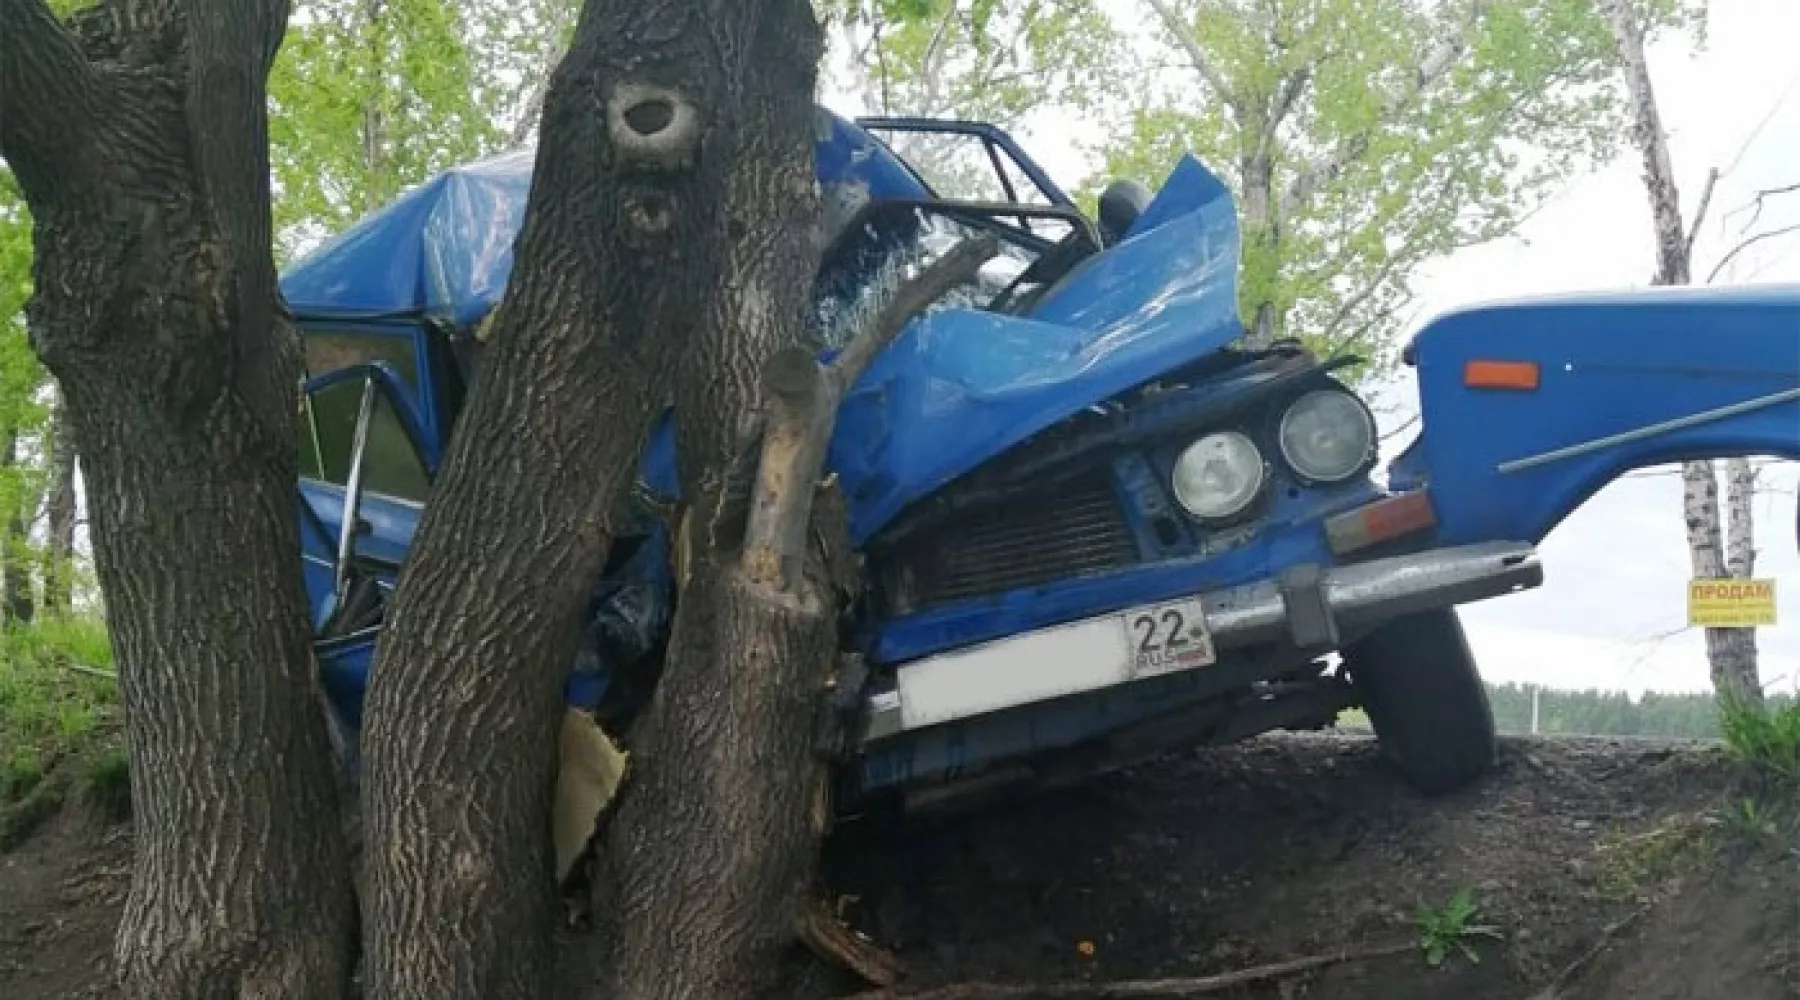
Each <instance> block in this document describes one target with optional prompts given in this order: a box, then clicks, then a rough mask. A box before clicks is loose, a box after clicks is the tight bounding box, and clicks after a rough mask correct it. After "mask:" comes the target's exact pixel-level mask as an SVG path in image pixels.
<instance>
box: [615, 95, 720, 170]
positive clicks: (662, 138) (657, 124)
mask: <svg viewBox="0 0 1800 1000" xmlns="http://www.w3.org/2000/svg"><path fill="white" fill-rule="evenodd" d="M606 126H607V132H608V133H609V134H610V135H611V136H612V141H613V148H614V149H616V150H617V151H618V155H619V161H620V165H621V166H623V167H625V168H627V169H631V168H636V169H640V170H656V171H672V170H681V169H684V168H686V167H688V166H690V165H692V163H693V161H694V154H695V153H696V152H697V151H698V150H699V148H700V111H699V109H698V108H696V107H694V105H693V103H692V102H690V101H689V100H687V99H686V98H684V97H682V96H681V95H680V94H679V93H677V92H675V91H673V90H667V89H664V88H662V87H652V86H648V85H645V84H636V83H626V84H620V85H619V86H618V87H617V88H616V89H615V90H614V91H613V95H612V99H611V100H609V101H607V102H606Z"/></svg>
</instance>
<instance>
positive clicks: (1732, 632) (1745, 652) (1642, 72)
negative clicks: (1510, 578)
mask: <svg viewBox="0 0 1800 1000" xmlns="http://www.w3.org/2000/svg"><path fill="white" fill-rule="evenodd" d="M1604 6H1605V9H1606V17H1607V22H1608V24H1609V25H1610V26H1611V28H1612V33H1613V38H1614V40H1615V41H1616V42H1617V44H1618V48H1619V61H1620V63H1621V64H1622V65H1623V66H1624V72H1625V86H1626V89H1627V91H1628V92H1629V94H1630V98H1631V113H1632V138H1633V139H1634V140H1635V141H1636V142H1637V144H1638V148H1639V149H1640V150H1641V151H1642V153H1643V157H1644V188H1645V190H1646V192H1647V193H1648V194H1649V198H1650V215H1651V220H1652V224H1653V226H1654V229H1655V232H1656V277H1655V279H1654V283H1655V284H1658V285H1685V284H1687V283H1688V282H1689V281H1690V280H1692V279H1691V271H1692V262H1691V260H1690V254H1689V250H1688V238H1687V231H1686V225H1685V223H1684V222H1683V221H1682V217H1681V193H1680V191H1679V189H1678V188H1677V187H1676V185H1675V167H1674V163H1673V161H1672V160H1671V159H1670V157H1669V144H1668V136H1667V135H1666V133H1664V131H1663V127H1662V118H1661V116H1660V114H1659V113H1658V110H1657V106H1656V92H1655V89H1654V88H1653V87H1652V86H1651V83H1650V68H1649V64H1648V63H1647V62H1646V61H1645V59H1644V37H1643V32H1642V31H1641V30H1640V29H1639V27H1638V25H1637V23H1636V21H1634V20H1633V14H1632V11H1631V9H1630V7H1629V6H1628V5H1627V4H1626V3H1624V0H1604ZM1681 479H1682V486H1683V496H1682V521H1683V523H1684V524H1685V525H1686V528H1687V538H1688V552H1689V555H1690V557H1691V560H1692V562H1693V569H1694V576H1695V577H1696V578H1699V579H1720V578H1723V577H1725V576H1726V575H1727V571H1726V564H1725V548H1724V541H1723V538H1722V535H1723V531H1722V529H1721V522H1722V519H1721V517H1720V512H1719V480H1718V476H1717V473H1716V472H1715V470H1714V468H1713V464H1712V463H1711V462H1689V463H1687V464H1685V465H1684V466H1683V467H1682V470H1681ZM1749 506H1750V505H1749V503H1748V500H1746V501H1745V502H1744V504H1743V507H1744V513H1745V522H1744V524H1745V530H1746V531H1747V530H1748V526H1749ZM1706 658H1707V662H1708V663H1709V665H1710V666H1711V670H1712V681H1713V689H1714V691H1715V693H1716V694H1718V696H1719V697H1720V698H1721V699H1724V700H1726V701H1728V702H1737V703H1747V704H1749V705H1753V706H1760V705H1761V704H1762V687H1761V684H1760V681H1759V680H1758V677H1757V665H1756V635H1755V633H1754V632H1753V631H1751V630H1750V629H1717V628H1715V629H1707V630H1706Z"/></svg>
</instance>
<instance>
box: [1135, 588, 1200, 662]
mask: <svg viewBox="0 0 1800 1000" xmlns="http://www.w3.org/2000/svg"><path fill="white" fill-rule="evenodd" d="M1122 617H1123V618H1124V619H1125V629H1126V631H1127V632H1128V633H1129V638H1128V639H1127V640H1126V641H1127V643H1128V644H1129V646H1130V650H1129V651H1130V654H1131V675H1132V676H1133V677H1155V676H1156V675H1158V674H1167V673H1173V672H1174V671H1177V670H1191V669H1193V668H1195V667H1204V666H1208V665H1210V664H1212V663H1213V662H1214V661H1215V660H1216V659H1217V658H1218V656H1217V654H1216V653H1215V652H1214V651H1213V641H1212V633H1211V632H1208V631H1207V630H1206V606H1205V605H1204V604H1202V603H1201V602H1200V600H1199V599H1198V598H1193V599H1189V600H1185V601H1170V602H1168V603H1167V604H1152V605H1150V606H1148V607H1143V608H1137V609H1134V610H1132V611H1127V612H1126V613H1125V614H1124V615H1123V616H1122Z"/></svg>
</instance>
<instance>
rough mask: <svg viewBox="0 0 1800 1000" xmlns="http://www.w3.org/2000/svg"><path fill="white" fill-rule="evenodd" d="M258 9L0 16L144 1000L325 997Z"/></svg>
mask: <svg viewBox="0 0 1800 1000" xmlns="http://www.w3.org/2000/svg"><path fill="white" fill-rule="evenodd" d="M286 13H287V8H286V4H285V3H284V2H282V0H184V2H180V3H177V2H174V0H135V2H128V0H114V2H112V3H108V4H106V5H104V6H101V7H94V8H89V9H88V10H87V11H85V12H84V13H83V14H81V15H79V17H80V20H79V21H78V22H77V23H76V24H75V25H74V26H73V27H74V30H70V28H68V27H65V26H63V25H61V24H59V23H58V22H57V21H56V20H55V19H54V18H53V16H52V15H51V14H50V12H49V11H48V10H47V9H46V7H45V6H44V4H43V3H42V0H0V155H4V156H5V157H6V160H7V162H8V163H9V164H10V165H11V167H12V168H13V171H14V173H15V175H16V176H17V178H18V181H19V184H20V187H21V189H22V190H23V191H24V193H25V197H26V201H27V202H28V203H29V205H30V207H31V212H32V216H33V218H34V219H35V222H36V225H35V229H34V234H33V238H34V249H35V259H34V265H33V266H34V275H35V279H36V280H35V287H36V289H37V291H36V294H35V296H34V298H33V299H32V300H31V302H30V304H29V305H28V307H27V319H28V323H29V326H30V331H31V337H32V343H33V346H34V347H35V348H36V350H37V352H38V354H39V355H40V357H41V358H42V359H43V361H44V363H45V364H46V366H48V367H49V369H50V371H51V372H52V373H53V374H54V375H55V376H56V377H57V379H58V381H59V382H60V383H61V384H62V387H63V389H64V391H65V392H66V394H67V417H68V420H69V426H70V431H71V433H72V436H73V438H74V441H75V444H76V447H77V449H78V450H79V451H80V453H81V455H82V457H83V461H84V468H85V470H86V473H87V479H86V481H87V487H88V495H89V497H90V506H91V510H92V530H93V541H94V555H95V563H96V568H97V570H98V572H99V578H100V584H101V587H102V588H103V590H104V592H105V594H106V597H107V601H108V609H109V612H110V621H109V624H110V627H111V632H112V637H113V645H114V651H115V654H116V660H117V663H118V669H119V688H120V692H121V694H122V696H123V699H124V707H125V719H126V738H127V745H128V748H129V752H130V757H131V765H132V766H131V785H132V788H131V793H132V803H133V806H134V813H135V821H136V823H135V826H136V851H135V866H134V871H133V878H132V888H131V895H130V898H129V901H128V902H127V905H126V908H125V913H124V916H123V920H122V922H121V924H120V927H119V932H118V938H117V944H116V950H115V958H116V959H117V961H118V964H119V966H120V971H121V974H122V977H123V981H124V985H125V987H126V992H127V994H128V995H130V996H134V997H145V998H171V1000H173V998H181V1000H209V998H222V1000H223V998H236V997H271V998H273V997H281V998H319V1000H327V998H337V997H341V996H342V995H344V993H345V991H346V989H347V987H348V981H349V971H350V947H351V944H352V942H353V933H354V932H353V927H354V919H355V913H354V901H353V898H352V895H351V891H350V881H349V877H348V870H347V868H346V866H345V863H344V849H343V848H344V845H343V843H342V839H341V836H340V835H339V832H338V826H337V823H336V815H337V808H336V803H335V801H334V799H333V797H332V795H333V793H332V783H331V773H330V770H329V769H330V766H331V763H330V758H329V752H328V749H327V747H328V744H327V737H326V732H325V728H324V720H323V718H322V717H321V716H320V715H319V714H318V713H316V712H311V711H297V710H296V708H297V706H308V705H313V704H316V703H317V701H316V699H317V697H318V694H317V679H316V674H315V670H314V666H313V659H312V656H311V651H310V646H309V643H308V630H307V619H306V611H305V608H306V604H305V596H304V593H303V590H302V588H301V581H300V576H299V574H297V573H296V572H294V555H295V553H296V552H297V551H298V549H299V539H298V536H297V529H296V523H295V518H294V506H293V504H294V483H295V478H296V474H297V461H298V458H297V449H296V448H295V442H296V441H297V439H298V435H297V424H296V417H295V406H294V386H295V382H296V378H297V375H298V372H299V366H298V363H299V351H298V344H297V341H296V339H295V337H294V334H293V331H292V330H291V328H289V327H287V326H286V325H285V324H284V323H283V322H282V321H281V319H280V318H279V314H278V311H277V308H276V306H277V299H276V286H275V269H274V261H273V259H272V257H271V254H270V233H269V230H270V219H269V163H268V153H267V150H268V135H267V119H266V110H265V100H264V93H265V82H266V79H267V73H268V69H269V65H270V62H271V60H272V59H273V58H274V55H275V51H276V49H277V47H278V45H279V43H280V39H281V36H282V32H283V30H284V28H285V25H286Z"/></svg>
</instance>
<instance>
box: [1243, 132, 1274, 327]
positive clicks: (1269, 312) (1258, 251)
mask: <svg viewBox="0 0 1800 1000" xmlns="http://www.w3.org/2000/svg"><path fill="white" fill-rule="evenodd" d="M1240 114H1242V112H1240ZM1259 122H1260V119H1257V118H1253V117H1251V118H1247V120H1246V122H1245V125H1244V126H1242V127H1244V128H1246V129H1247V130H1253V131H1257V137H1256V138H1254V139H1251V140H1249V141H1250V142H1251V144H1252V145H1253V146H1255V147H1256V148H1258V149H1261V148H1264V147H1265V146H1267V145H1268V143H1265V142H1264V141H1263V140H1262V138H1261V137H1260V136H1261V132H1260V131H1259V128H1260V126H1259ZM1239 172H1240V173H1241V174H1242V175H1243V185H1244V245H1245V247H1246V249H1247V251H1248V252H1247V254H1246V262H1247V263H1248V264H1249V266H1250V274H1248V275H1247V276H1246V277H1247V278H1248V280H1247V281H1246V282H1245V284H1246V285H1247V286H1248V287H1247V288H1246V289H1245V290H1246V292H1247V293H1248V298H1249V299H1250V301H1249V302H1248V303H1247V304H1248V305H1249V307H1250V308H1249V312H1250V325H1249V329H1248V332H1247V334H1246V336H1245V338H1244V343H1245V346H1246V347H1250V348H1264V347H1268V346H1269V345H1270V344H1273V343H1274V342H1275V331H1276V327H1277V325H1278V317H1277V316H1276V308H1275V303H1274V301H1273V294H1274V290H1275V287H1276V275H1275V273H1274V265H1275V262H1276V261H1278V260H1279V259H1280V256H1281V253H1280V247H1281V234H1280V232H1279V231H1278V230H1277V228H1276V219H1275V211H1276V202H1275V193H1274V185H1275V164H1274V162H1273V161H1272V160H1271V159H1269V157H1268V156H1266V155H1264V154H1262V153H1250V154H1247V155H1246V156H1245V157H1244V159H1243V162H1242V163H1240V164H1239Z"/></svg>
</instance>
